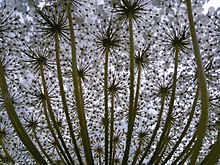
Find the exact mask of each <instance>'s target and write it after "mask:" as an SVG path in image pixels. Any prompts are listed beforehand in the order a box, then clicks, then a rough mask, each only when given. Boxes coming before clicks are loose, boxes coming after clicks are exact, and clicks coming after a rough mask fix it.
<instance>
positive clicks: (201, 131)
mask: <svg viewBox="0 0 220 165" xmlns="http://www.w3.org/2000/svg"><path fill="white" fill-rule="evenodd" d="M186 6H187V12H188V18H189V26H190V31H191V37H192V43H193V50H194V55H195V59H196V64H197V68H198V80H199V86H200V87H201V88H200V92H201V101H202V112H201V117H200V121H199V125H198V134H197V141H196V144H195V146H194V149H193V154H192V157H191V161H190V163H189V165H193V164H195V162H196V160H197V157H198V155H199V151H200V148H201V146H202V141H203V138H204V136H205V133H206V125H207V122H208V104H209V101H208V91H207V86H206V76H205V73H204V69H203V66H202V58H201V54H200V49H199V45H198V40H197V36H196V29H195V24H194V21H193V14H192V7H191V1H190V0H186Z"/></svg>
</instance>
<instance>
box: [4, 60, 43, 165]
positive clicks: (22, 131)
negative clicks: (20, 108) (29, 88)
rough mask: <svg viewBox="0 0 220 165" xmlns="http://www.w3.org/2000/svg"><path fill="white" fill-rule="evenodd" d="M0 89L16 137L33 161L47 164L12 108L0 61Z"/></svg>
mask: <svg viewBox="0 0 220 165" xmlns="http://www.w3.org/2000/svg"><path fill="white" fill-rule="evenodd" d="M0 75H1V76H0V88H1V91H2V97H3V100H4V103H5V108H6V111H7V113H8V116H9V118H10V120H11V122H12V125H13V127H14V129H15V131H16V132H17V134H18V137H19V138H20V139H21V141H22V142H23V144H24V145H25V146H26V148H27V150H28V151H29V152H30V153H31V154H32V155H33V157H34V159H35V160H36V161H37V162H38V163H40V164H42V165H43V164H45V165H46V164H47V162H46V161H45V160H44V158H43V157H42V155H41V153H40V152H39V151H38V149H37V148H36V147H35V145H34V144H33V142H32V141H31V139H30V137H29V136H28V134H27V132H26V131H25V129H24V127H23V125H22V123H21V121H20V120H19V118H18V116H17V114H16V111H15V109H14V106H13V101H12V98H11V96H10V94H9V91H8V87H7V83H6V79H5V72H4V67H3V64H2V61H1V60H0Z"/></svg>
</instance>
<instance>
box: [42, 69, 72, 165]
mask: <svg viewBox="0 0 220 165" xmlns="http://www.w3.org/2000/svg"><path fill="white" fill-rule="evenodd" d="M40 73H41V79H42V84H43V88H44V96H45V98H46V102H47V108H48V111H49V114H50V118H51V120H52V122H53V125H54V128H55V130H56V131H57V134H58V138H59V139H60V141H61V143H62V145H63V147H64V149H65V152H64V151H63V149H62V147H61V146H60V147H59V148H60V151H61V153H62V154H63V157H64V158H65V160H66V161H67V162H68V164H71V163H70V160H69V159H68V158H67V157H69V158H71V157H70V155H69V156H68V153H67V152H66V148H65V146H66V145H65V142H64V140H63V137H62V135H61V133H60V129H59V126H58V124H57V122H56V119H55V116H54V113H53V110H52V106H51V103H50V98H49V95H48V91H47V85H46V80H45V77H44V69H43V65H41V66H40ZM43 105H44V109H45V111H46V105H45V101H44V100H43ZM45 114H47V112H45ZM46 117H48V116H46ZM47 121H48V126H49V128H50V130H51V133H52V135H53V137H54V140H56V135H55V134H54V132H53V128H52V126H51V124H50V122H49V118H48V119H47ZM56 142H58V140H56ZM57 145H58V146H59V143H58V144H57ZM66 154H67V157H66Z"/></svg>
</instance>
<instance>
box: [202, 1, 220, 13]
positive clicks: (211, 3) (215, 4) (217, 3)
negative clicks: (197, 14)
mask: <svg viewBox="0 0 220 165" xmlns="http://www.w3.org/2000/svg"><path fill="white" fill-rule="evenodd" d="M209 7H214V8H215V9H217V8H218V7H220V0H210V1H209V2H208V3H207V4H205V5H204V9H205V10H204V14H206V13H207V12H208V9H209Z"/></svg>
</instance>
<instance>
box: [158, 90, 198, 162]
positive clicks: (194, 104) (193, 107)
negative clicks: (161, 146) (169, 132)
mask: <svg viewBox="0 0 220 165" xmlns="http://www.w3.org/2000/svg"><path fill="white" fill-rule="evenodd" d="M199 90H200V89H199V87H197V90H196V95H195V98H194V101H193V105H192V110H191V113H190V116H189V119H188V121H187V124H186V126H185V128H184V130H183V132H182V134H181V135H180V137H179V138H178V141H177V142H176V144H175V146H174V147H173V148H172V150H171V151H170V153H169V155H168V156H167V157H166V159H165V160H164V161H163V163H162V165H165V164H166V162H167V161H168V160H170V159H171V157H172V156H173V153H174V152H175V150H176V149H177V147H178V146H179V144H180V143H181V141H182V139H183V137H184V136H185V135H186V132H187V131H188V129H189V126H190V123H191V122H192V119H193V115H194V112H195V110H196V104H197V100H198V96H199Z"/></svg>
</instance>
